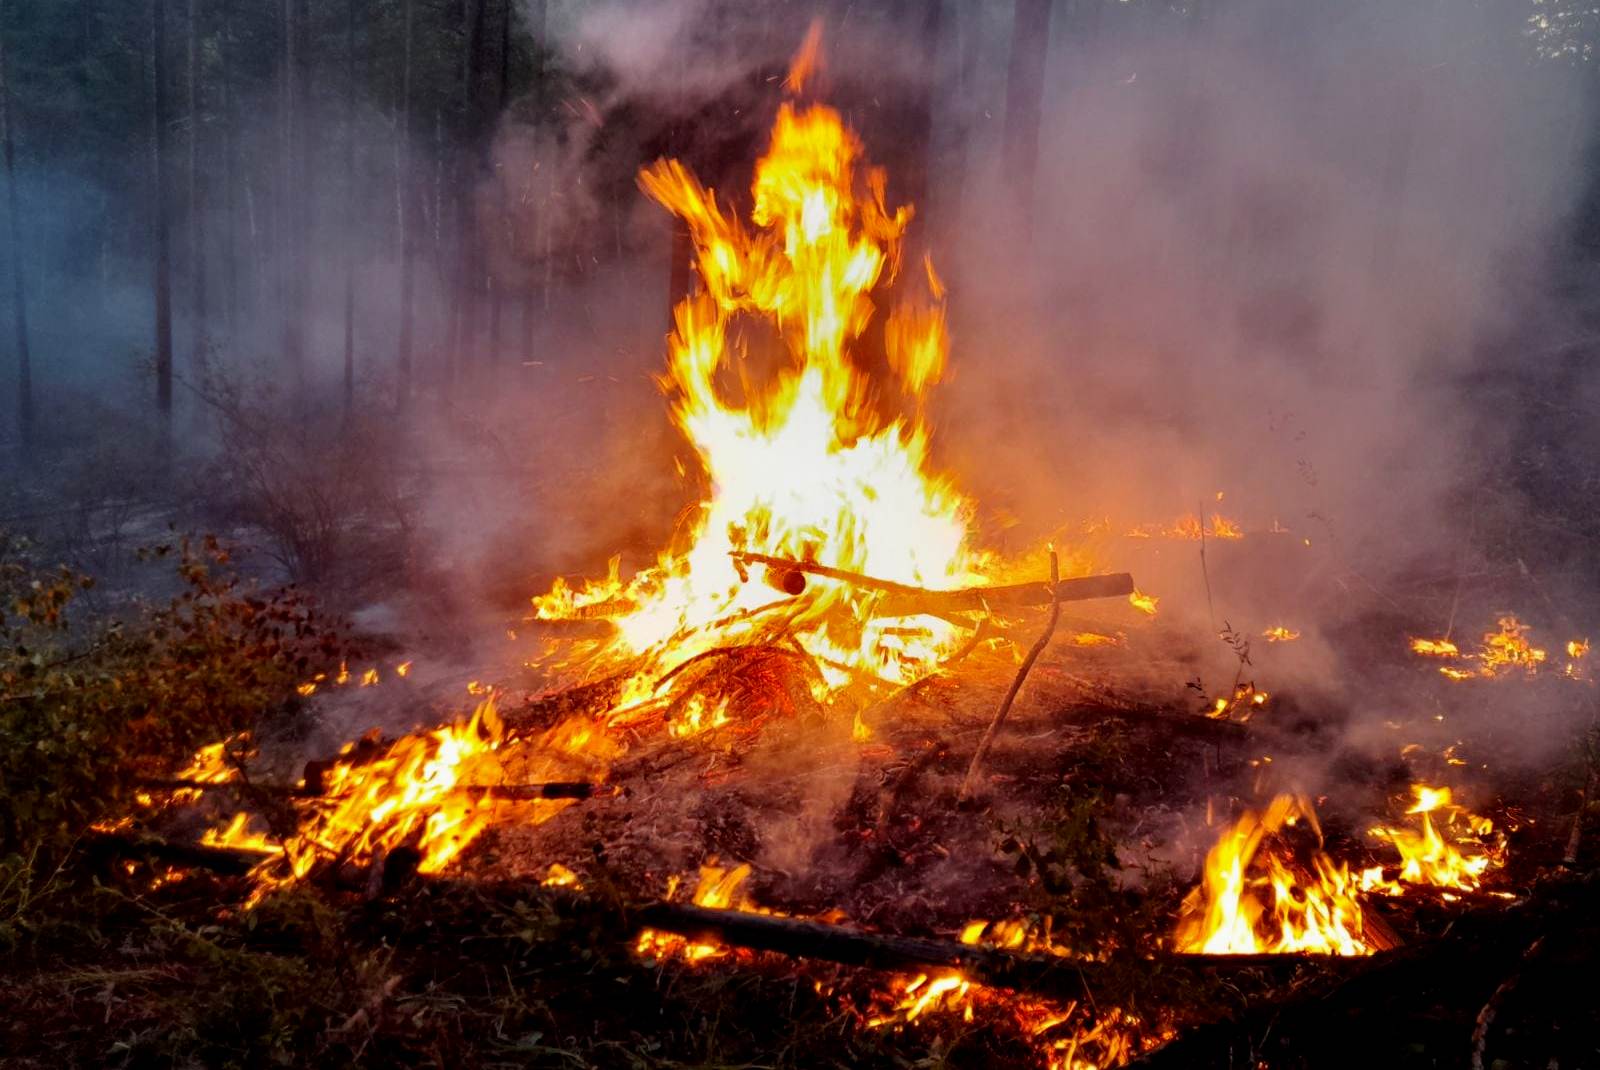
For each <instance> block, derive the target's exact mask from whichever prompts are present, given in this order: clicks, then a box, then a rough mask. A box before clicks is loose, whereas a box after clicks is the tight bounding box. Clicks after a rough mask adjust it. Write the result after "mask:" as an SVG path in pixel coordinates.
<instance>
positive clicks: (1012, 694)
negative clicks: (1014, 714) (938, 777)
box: [956, 550, 1061, 802]
mask: <svg viewBox="0 0 1600 1070" xmlns="http://www.w3.org/2000/svg"><path fill="white" fill-rule="evenodd" d="M1060 580H1061V576H1060V566H1059V565H1058V564H1057V563H1056V552H1055V551H1054V550H1051V551H1050V587H1051V589H1054V590H1059V589H1060V586H1061V583H1060ZM1060 619H1061V601H1060V599H1059V598H1058V599H1056V600H1055V601H1053V602H1051V603H1050V620H1049V622H1048V623H1047V624H1045V626H1044V633H1043V634H1042V635H1040V636H1039V638H1038V639H1036V640H1035V641H1034V644H1033V646H1032V647H1030V648H1029V649H1028V655H1027V657H1025V658H1023V659H1022V664H1021V665H1020V666H1018V667H1017V675H1016V676H1015V677H1014V678H1013V679H1012V681H1011V688H1010V690H1008V691H1007V692H1006V697H1005V698H1003V699H1001V700H1000V708H999V709H997V710H995V712H994V720H992V721H990V722H989V727H988V728H987V729H985V730H984V733H983V738H982V739H981V740H979V741H978V749H977V750H976V751H974V752H973V755H972V764H971V765H969V766H967V775H966V776H964V777H962V778H961V791H960V792H959V793H957V795H956V799H957V801H959V802H966V801H967V800H969V799H971V798H972V785H973V781H975V780H976V779H977V776H978V770H979V769H981V768H982V767H983V760H984V759H985V758H987V757H988V756H989V748H990V747H992V746H993V745H994V737H995V735H996V734H998V733H999V731H1000V726H1001V725H1003V724H1005V720H1006V715H1007V714H1008V713H1010V712H1011V704H1012V703H1013V702H1014V701H1016V698H1017V692H1019V691H1021V690H1022V682H1023V681H1024V680H1026V679H1027V678H1028V672H1029V670H1031V669H1032V668H1033V663H1034V662H1036V661H1038V660H1039V655H1040V654H1042V653H1044V648H1045V647H1046V646H1048V645H1049V644H1050V637H1051V636H1052V635H1054V634H1055V633H1056V621H1058V620H1060Z"/></svg>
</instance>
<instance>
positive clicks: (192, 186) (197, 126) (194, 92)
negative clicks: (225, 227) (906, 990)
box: [189, 0, 206, 369]
mask: <svg viewBox="0 0 1600 1070" xmlns="http://www.w3.org/2000/svg"><path fill="white" fill-rule="evenodd" d="M204 125H205V124H204V118H203V116H202V115H201V108H200V0H189V272H190V285H191V293H190V297H191V300H192V302H193V307H192V308H191V309H190V310H189V316H190V320H189V327H190V354H189V359H190V360H191V361H192V362H193V366H194V367H195V368H197V369H198V368H201V367H202V366H203V362H204V360H205V344H206V205H205V188H204V185H203V184H202V181H201V176H200V132H201V130H202V129H203V127H204Z"/></svg>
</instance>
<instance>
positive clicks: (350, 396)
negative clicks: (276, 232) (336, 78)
mask: <svg viewBox="0 0 1600 1070" xmlns="http://www.w3.org/2000/svg"><path fill="white" fill-rule="evenodd" d="M358 2H359V0H349V3H348V4H347V5H346V7H345V25H344V51H345V82H344V124H345V125H344V174H345V182H346V183H348V185H347V186H346V189H345V211H346V212H348V213H349V214H350V218H351V219H354V218H356V213H357V211H358V202H357V197H358V190H357V187H356V5H357V3H358ZM355 403H356V254H355V242H353V241H350V242H348V243H347V244H346V246H345V259H344V415H345V420H346V422H348V421H349V419H350V415H351V413H352V412H353V411H354V410H355Z"/></svg>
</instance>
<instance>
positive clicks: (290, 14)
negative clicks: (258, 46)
mask: <svg viewBox="0 0 1600 1070" xmlns="http://www.w3.org/2000/svg"><path fill="white" fill-rule="evenodd" d="M298 13H299V12H298V5H297V3H296V0H283V57H282V62H283V71H282V75H281V79H282V83H281V86H280V96H279V101H278V113H279V114H278V123H279V131H278V135H279V149H278V151H279V168H280V169H279V178H278V205H279V211H278V230H279V234H280V235H281V241H280V243H279V250H278V279H279V291H280V293H281V295H282V305H283V307H282V310H281V312H282V315H283V354H284V358H285V360H287V361H288V364H289V373H290V377H291V382H292V388H293V391H294V395H295V398H296V401H297V402H298V401H299V400H300V399H302V398H304V396H305V379H306V367H305V335H304V332H303V327H302V324H301V304H300V295H301V292H302V291H301V277H300V273H301V270H302V269H303V267H304V265H303V264H302V263H301V259H300V219H301V211H300V205H299V198H300V197H301V196H304V194H305V191H304V190H302V189H297V188H296V186H297V183H296V179H297V178H298V177H299V168H298V167H297V166H296V161H297V159H298V151H299V130H298V124H297V120H298V118H299V116H298V107H299V101H298V99H297V98H298V96H299V93H298V89H299V77H298V74H297V71H298V68H299V62H300V58H299V49H298V47H297V46H298V45H299V36H300V27H299V19H298V18H297V15H298Z"/></svg>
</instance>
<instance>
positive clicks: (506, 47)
mask: <svg viewBox="0 0 1600 1070" xmlns="http://www.w3.org/2000/svg"><path fill="white" fill-rule="evenodd" d="M510 95H511V0H500V72H499V91H498V92H497V93H496V94H495V108H496V114H504V113H505V110H506V105H507V104H508V103H510ZM491 151H492V145H491V143H490V142H489V141H488V140H487V139H486V140H485V142H484V162H485V164H486V165H487V166H489V167H490V168H491V169H492V168H493V165H494V161H493V158H492V156H491V155H490V154H491ZM494 188H495V193H496V205H497V207H498V209H499V218H498V219H496V220H495V225H496V226H497V227H498V228H499V231H500V233H501V234H505V233H506V232H507V229H508V228H507V227H506V220H507V218H508V217H509V215H510V205H509V204H508V203H507V200H506V184H505V182H504V181H502V180H501V179H500V178H498V177H497V178H496V180H495V187H494ZM500 252H501V255H500V256H498V257H496V258H495V264H503V263H505V262H506V261H507V259H508V257H507V256H506V255H505V252H506V251H505V250H500ZM484 285H485V286H487V287H488V290H489V359H490V360H491V361H495V362H498V361H499V360H500V357H501V352H500V305H501V302H502V296H501V295H502V293H503V292H504V290H505V287H504V285H502V283H501V280H500V278H499V277H498V276H497V275H496V274H495V273H494V267H493V266H492V265H491V266H490V271H489V273H488V275H487V278H486V279H485V282H484Z"/></svg>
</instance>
